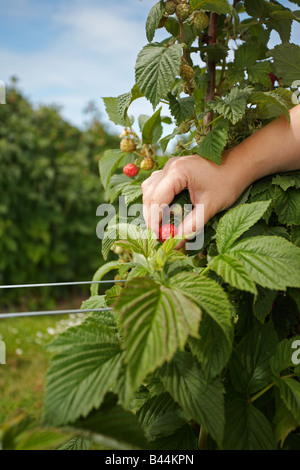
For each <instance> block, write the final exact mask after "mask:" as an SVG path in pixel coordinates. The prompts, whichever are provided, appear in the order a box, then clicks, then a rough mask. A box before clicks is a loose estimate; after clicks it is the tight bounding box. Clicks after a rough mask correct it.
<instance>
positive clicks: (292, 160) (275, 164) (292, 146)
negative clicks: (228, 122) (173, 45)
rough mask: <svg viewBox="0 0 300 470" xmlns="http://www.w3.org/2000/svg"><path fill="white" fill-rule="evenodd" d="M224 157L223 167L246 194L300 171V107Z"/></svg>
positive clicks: (226, 153)
mask: <svg viewBox="0 0 300 470" xmlns="http://www.w3.org/2000/svg"><path fill="white" fill-rule="evenodd" d="M290 116H291V122H290V125H289V124H288V121H287V119H286V117H285V116H282V117H280V118H278V119H276V120H275V121H273V122H272V123H270V124H268V125H267V126H265V127H264V128H263V129H261V130H259V131H257V132H256V133H255V134H253V135H252V136H251V137H249V138H248V139H246V140H245V141H244V142H242V143H241V144H239V145H238V146H237V147H235V148H234V149H232V150H229V151H227V152H225V153H224V155H223V159H222V166H223V167H224V171H226V173H228V174H230V173H231V174H232V175H233V176H234V177H235V179H236V181H237V184H238V185H240V186H241V188H240V190H241V191H243V190H244V189H245V188H246V187H247V186H249V185H250V184H251V183H253V181H256V180H257V179H260V178H263V177H264V176H266V175H269V174H273V173H278V172H282V171H293V170H297V169H300V105H298V106H296V107H295V108H293V109H292V110H291V111H290Z"/></svg>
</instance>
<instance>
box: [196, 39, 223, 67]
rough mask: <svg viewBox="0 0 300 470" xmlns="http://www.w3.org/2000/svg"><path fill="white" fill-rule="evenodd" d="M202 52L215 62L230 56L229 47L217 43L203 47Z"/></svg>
mask: <svg viewBox="0 0 300 470" xmlns="http://www.w3.org/2000/svg"><path fill="white" fill-rule="evenodd" d="M199 49H200V51H201V52H203V53H204V54H207V55H208V57H209V58H210V59H211V60H212V61H213V62H216V63H218V62H220V61H221V60H224V59H226V57H227V56H228V51H229V47H228V46H225V45H224V44H220V43H216V44H210V45H209V46H202V47H200V48H199Z"/></svg>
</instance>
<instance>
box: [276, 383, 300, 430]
mask: <svg viewBox="0 0 300 470" xmlns="http://www.w3.org/2000/svg"><path fill="white" fill-rule="evenodd" d="M274 382H275V385H276V387H277V388H278V389H279V393H280V396H281V398H282V400H283V401H284V403H285V406H286V407H287V408H288V410H290V412H291V413H292V415H293V416H294V418H295V419H296V421H297V422H298V424H299V425H300V382H297V380H295V379H291V378H282V379H276V378H274Z"/></svg>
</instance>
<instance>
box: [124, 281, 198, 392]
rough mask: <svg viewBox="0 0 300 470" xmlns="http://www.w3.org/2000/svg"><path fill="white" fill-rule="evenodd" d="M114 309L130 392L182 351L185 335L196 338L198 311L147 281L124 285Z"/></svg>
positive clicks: (179, 295)
mask: <svg viewBox="0 0 300 470" xmlns="http://www.w3.org/2000/svg"><path fill="white" fill-rule="evenodd" d="M116 309H117V311H119V314H120V325H121V327H122V329H123V330H124V337H125V343H126V352H125V358H126V361H127V362H128V371H129V375H130V380H131V386H132V390H136V388H137V387H138V385H139V384H140V382H141V381H142V380H143V379H144V377H145V376H146V375H147V374H148V373H150V372H153V371H154V370H155V369H156V368H157V367H159V366H161V365H162V364H163V362H164V361H167V360H170V359H171V358H172V357H173V355H174V353H175V352H176V350H177V349H183V347H184V345H185V342H186V340H187V337H188V335H191V336H197V335H198V328H199V322H200V320H201V310H200V309H199V307H197V306H196V304H194V303H193V302H192V301H191V300H189V299H188V298H187V297H185V296H184V295H183V293H182V292H181V291H180V290H178V289H176V288H173V289H172V290H171V289H169V288H167V287H164V286H161V285H159V284H157V283H156V282H154V281H153V280H151V279H150V278H139V279H134V280H132V281H130V282H128V284H127V286H126V288H125V289H123V292H122V293H121V295H120V297H119V299H118V301H117V303H116Z"/></svg>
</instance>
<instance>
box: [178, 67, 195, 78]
mask: <svg viewBox="0 0 300 470" xmlns="http://www.w3.org/2000/svg"><path fill="white" fill-rule="evenodd" d="M180 76H181V78H183V80H186V81H188V82H189V81H190V80H192V78H193V76H194V69H193V67H191V66H190V65H188V64H183V65H182V66H181V67H180Z"/></svg>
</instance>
